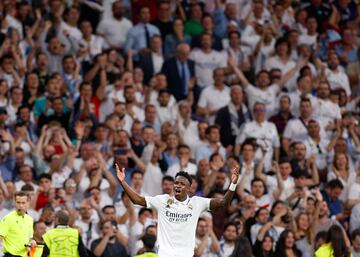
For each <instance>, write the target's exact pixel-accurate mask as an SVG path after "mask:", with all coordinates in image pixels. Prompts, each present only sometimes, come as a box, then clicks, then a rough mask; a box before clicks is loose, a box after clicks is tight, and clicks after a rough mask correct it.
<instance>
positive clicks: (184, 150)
mask: <svg viewBox="0 0 360 257" xmlns="http://www.w3.org/2000/svg"><path fill="white" fill-rule="evenodd" d="M178 156H179V162H178V163H174V164H173V165H171V166H170V167H169V168H168V170H167V172H166V175H167V176H171V177H175V175H176V173H178V172H179V170H186V171H187V173H189V174H190V175H196V171H197V166H196V165H195V164H194V163H191V162H190V158H191V151H190V148H189V147H188V146H187V145H179V146H178Z"/></svg>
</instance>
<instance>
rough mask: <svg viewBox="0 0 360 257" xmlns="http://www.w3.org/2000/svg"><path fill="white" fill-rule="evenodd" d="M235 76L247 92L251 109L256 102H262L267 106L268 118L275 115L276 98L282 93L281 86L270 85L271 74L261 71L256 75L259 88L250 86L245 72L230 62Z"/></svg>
mask: <svg viewBox="0 0 360 257" xmlns="http://www.w3.org/2000/svg"><path fill="white" fill-rule="evenodd" d="M229 62H230V63H231V66H232V68H233V69H234V72H235V74H236V75H237V77H238V78H239V79H240V82H241V85H242V86H243V88H244V91H245V92H246V95H247V97H248V100H249V109H250V110H253V108H254V105H255V103H256V102H261V103H264V104H265V105H266V111H267V117H270V116H271V115H272V114H274V113H275V105H276V97H277V95H278V93H279V92H280V89H281V88H280V86H279V85H277V84H273V85H270V82H271V81H270V74H269V72H268V71H266V70H261V71H260V72H258V73H257V74H256V85H257V87H255V86H253V85H251V84H250V82H249V81H248V80H247V78H246V77H245V76H244V74H243V72H242V71H241V70H240V69H239V68H238V67H237V66H236V65H234V64H235V63H233V61H232V60H231V58H230V60H229Z"/></svg>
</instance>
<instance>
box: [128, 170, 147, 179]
mask: <svg viewBox="0 0 360 257" xmlns="http://www.w3.org/2000/svg"><path fill="white" fill-rule="evenodd" d="M136 174H141V176H142V177H144V172H142V171H141V170H134V171H133V172H132V173H131V176H130V178H131V179H132V178H133V177H134V176H135V175H136Z"/></svg>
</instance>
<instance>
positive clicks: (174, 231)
mask: <svg viewBox="0 0 360 257" xmlns="http://www.w3.org/2000/svg"><path fill="white" fill-rule="evenodd" d="M145 199H146V205H147V207H148V208H152V209H155V210H157V212H158V243H159V253H158V254H159V257H169V256H172V257H193V256H194V249H195V231H196V226H197V222H198V219H199V216H200V215H201V213H202V212H204V211H206V210H209V208H210V200H211V199H210V198H203V197H198V196H194V197H191V198H190V197H188V198H187V199H186V200H185V201H183V202H180V201H178V200H176V199H175V197H172V196H169V195H167V194H165V195H157V196H155V197H151V196H146V197H145Z"/></svg>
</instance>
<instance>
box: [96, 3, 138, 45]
mask: <svg viewBox="0 0 360 257" xmlns="http://www.w3.org/2000/svg"><path fill="white" fill-rule="evenodd" d="M123 15H124V3H123V2H122V1H115V2H113V4H112V16H113V17H106V16H105V17H104V18H103V19H102V20H101V22H100V23H99V25H98V27H97V33H98V34H99V35H101V36H103V37H104V39H105V42H106V44H107V46H108V48H115V49H124V46H125V42H126V37H127V34H128V32H129V30H130V29H131V28H132V23H131V21H129V20H128V19H127V18H125V17H123ZM115 28H116V29H115ZM90 49H91V48H90Z"/></svg>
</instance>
